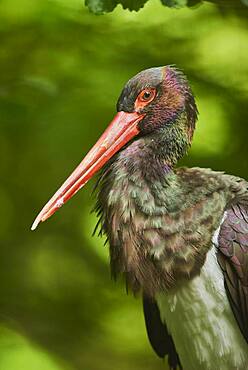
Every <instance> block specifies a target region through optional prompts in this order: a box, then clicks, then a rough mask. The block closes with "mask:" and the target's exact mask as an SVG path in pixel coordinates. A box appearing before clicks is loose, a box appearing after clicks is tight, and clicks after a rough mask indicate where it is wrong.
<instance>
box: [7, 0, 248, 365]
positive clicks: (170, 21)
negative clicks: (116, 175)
mask: <svg viewBox="0 0 248 370" xmlns="http://www.w3.org/2000/svg"><path fill="white" fill-rule="evenodd" d="M246 15H247V13H245V12H244V11H240V10H239V9H233V8H227V9H226V10H225V11H223V9H220V8H218V7H217V6H216V5H213V4H204V5H201V6H199V7H196V8H193V9H188V8H184V9H180V10H172V9H169V8H166V7H163V6H161V4H160V3H159V1H149V2H148V3H147V4H146V5H145V7H144V9H142V10H140V11H139V12H138V13H135V12H132V13H131V12H129V11H128V10H125V11H124V10H123V9H122V8H121V7H120V6H118V7H117V8H116V9H115V11H114V12H113V13H111V14H108V15H103V16H96V15H94V14H91V13H90V12H89V11H88V9H87V8H84V7H83V5H82V2H81V1H80V0H73V1H72V0H71V1H70V0H57V1H56V0H50V1H49V0H36V1H30V0H21V1H17V0H12V1H11V0H3V1H1V3H0V42H1V46H0V68H1V73H0V158H1V159H0V176H1V181H0V244H1V245H0V246H1V248H0V320H1V321H0V370H100V369H101V370H112V369H118V370H142V369H146V370H152V369H153V370H159V369H165V368H166V364H165V363H163V362H162V361H160V360H159V359H158V358H157V357H156V356H155V354H153V352H152V350H151V348H150V346H149V343H148V341H147V339H146V334H145V328H144V323H143V316H142V307H141V302H140V300H139V299H135V298H133V297H132V295H129V296H126V293H125V287H124V285H123V284H122V282H121V281H120V282H118V283H117V284H115V283H114V282H113V281H111V279H110V274H109V268H108V248H107V246H105V247H104V246H103V243H104V240H101V239H100V238H98V237H97V236H95V237H91V233H92V231H93V228H94V225H95V223H96V219H95V216H94V215H92V214H90V209H91V207H92V206H93V204H94V198H92V197H91V191H92V188H93V185H94V181H91V182H90V183H89V184H88V185H87V186H86V187H85V188H84V189H83V190H82V191H81V192H80V193H79V194H78V195H77V196H76V197H75V198H73V200H71V201H70V202H69V203H68V205H66V206H64V207H63V208H62V209H61V210H60V211H59V212H58V213H57V214H56V215H55V216H54V217H53V218H52V219H51V220H49V221H47V222H46V223H45V224H42V225H40V227H39V228H38V229H37V230H36V231H35V232H31V231H30V226H31V224H32V221H33V219H34V217H35V216H36V214H37V213H38V211H39V210H40V208H41V207H42V206H43V204H44V203H45V202H46V201H47V200H48V199H49V197H50V196H51V195H52V194H53V192H54V191H55V190H56V189H57V188H58V186H59V185H60V184H61V182H62V181H63V180H64V179H65V178H66V177H67V176H68V175H69V173H70V172H71V171H72V170H73V169H74V167H75V166H76V165H77V163H78V162H79V161H80V160H81V159H82V157H83V155H84V154H85V153H86V152H87V151H88V149H89V148H90V147H91V146H92V144H94V142H95V141H96V139H97V138H98V137H99V136H100V134H101V133H102V131H103V130H104V128H105V127H106V125H107V124H108V122H109V121H110V120H111V119H112V117H113V115H114V114H115V103H116V100H117V98H118V95H119V93H120V91H121V89H122V87H123V85H124V83H125V82H126V80H127V79H129V78H130V77H132V75H134V74H136V73H137V72H139V71H140V70H142V69H144V68H148V67H151V66H160V65H165V64H177V66H178V67H180V68H182V69H183V70H184V71H185V73H186V74H187V76H188V78H189V80H190V83H191V85H192V88H193V90H194V92H195V95H196V99H197V104H198V108H199V111H200V116H199V122H198V126H197V130H196V134H195V139H194V144H193V146H192V149H191V151H190V153H189V156H187V158H185V159H184V160H183V161H182V164H184V165H188V166H196V165H197V166H201V167H211V168H213V169H215V170H223V171H225V172H228V173H232V174H234V175H238V176H241V177H245V178H247V179H248V165H247V163H248V158H247V155H248V145H247V143H248V127H247V124H248V122H247V118H248V109H247V101H248V47H247V45H248V23H247V17H246Z"/></svg>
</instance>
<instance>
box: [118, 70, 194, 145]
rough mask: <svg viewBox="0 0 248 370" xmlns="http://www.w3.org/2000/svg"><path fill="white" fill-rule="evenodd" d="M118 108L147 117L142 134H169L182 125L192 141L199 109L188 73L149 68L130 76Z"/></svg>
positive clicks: (140, 123) (140, 127) (142, 123)
mask: <svg viewBox="0 0 248 370" xmlns="http://www.w3.org/2000/svg"><path fill="white" fill-rule="evenodd" d="M117 111H118V112H120V111H124V112H126V113H137V114H140V115H142V116H143V118H142V120H140V122H139V123H138V124H137V127H138V129H139V134H140V135H146V134H150V133H151V134H153V136H154V137H155V136H156V133H159V134H161V131H164V134H165V135H166V132H167V133H168V132H169V131H170V130H171V127H173V128H174V127H175V129H176V128H178V126H181V127H182V129H183V130H184V132H185V135H186V136H187V137H188V143H189V144H190V143H191V140H192V136H193V132H194V128H195V122H196V119H197V108H196V104H195V100H194V96H193V94H192V91H191V89H190V86H189V84H188V81H187V79H186V77H185V75H184V74H183V73H182V72H181V71H180V70H178V69H177V68H175V67H172V66H164V67H157V68H149V69H146V70H144V71H142V72H140V73H138V74H137V75H136V76H134V77H133V78H132V79H130V80H129V81H128V82H127V83H126V85H125V87H124V88H123V90H122V92H121V95H120V97H119V99H118V102H117Z"/></svg>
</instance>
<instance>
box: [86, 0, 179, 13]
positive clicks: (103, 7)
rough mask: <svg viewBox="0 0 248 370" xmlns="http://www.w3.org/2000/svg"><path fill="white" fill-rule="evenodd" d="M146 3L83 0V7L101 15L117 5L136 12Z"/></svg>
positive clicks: (132, 0)
mask: <svg viewBox="0 0 248 370" xmlns="http://www.w3.org/2000/svg"><path fill="white" fill-rule="evenodd" d="M179 1H180V0H179ZM146 2H147V0H85V5H86V6H88V7H89V9H90V11H92V12H93V13H95V14H103V13H109V12H112V11H113V9H114V8H115V7H116V6H117V5H118V4H121V5H122V7H123V9H129V10H136V11H138V10H139V9H140V8H142V7H143V6H144V4H145V3H146Z"/></svg>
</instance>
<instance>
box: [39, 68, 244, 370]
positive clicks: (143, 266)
mask: <svg viewBox="0 0 248 370" xmlns="http://www.w3.org/2000/svg"><path fill="white" fill-rule="evenodd" d="M117 111H118V113H117V115H116V116H115V118H114V119H113V121H112V122H111V123H110V125H109V127H108V128H107V129H106V131H105V132H104V133H103V135H102V136H101V137H100V139H99V140H98V141H97V143H96V144H95V145H94V146H93V148H92V149H91V150H90V152H89V153H88V154H87V155H86V157H85V158H84V160H83V161H82V162H81V163H80V164H79V166H78V167H77V168H76V169H75V171H74V172H73V173H72V175H71V176H70V177H69V178H68V179H67V180H66V181H65V183H64V184H63V185H62V186H61V187H60V189H59V190H58V191H57V192H56V194H55V195H54V196H53V197H52V198H51V200H50V201H49V202H48V203H47V204H46V205H45V207H44V208H43V209H42V211H41V212H40V214H39V215H38V216H37V218H36V220H35V221H34V224H33V226H32V229H35V228H36V227H37V225H38V224H39V222H41V221H45V220H46V219H47V218H49V217H50V216H51V215H52V214H53V213H54V212H55V211H57V210H58V209H59V208H60V207H61V206H62V205H63V204H64V203H65V202H66V201H67V200H69V199H70V198H71V197H72V196H73V195H74V194H75V193H76V192H77V191H78V190H79V189H80V188H82V187H83V186H84V185H85V184H86V182H87V181H88V180H89V179H90V178H91V177H92V176H93V175H94V173H96V172H97V171H98V170H100V169H102V171H101V173H100V177H99V180H98V183H97V186H98V189H99V192H98V200H97V204H96V212H97V215H98V216H99V225H100V228H101V233H103V234H105V235H106V236H107V238H108V241H109V245H110V264H111V271H112V275H113V276H114V277H116V275H117V274H123V275H124V276H125V279H126V282H127V285H128V287H130V288H131V289H132V290H133V291H134V292H135V293H136V292H139V291H140V292H141V293H142V295H143V302H144V305H143V306H144V315H145V322H146V328H147V333H148V337H149V339H150V342H151V345H152V347H153V348H154V350H155V351H156V353H157V354H158V355H159V356H160V357H165V356H166V355H168V362H169V366H170V368H171V369H176V368H177V367H178V368H181V369H184V370H199V369H201V370H215V369H216V370H217V369H218V370H219V369H220V370H235V369H236V370H245V369H248V344H247V343H248V190H247V189H248V183H247V182H246V181H245V180H243V179H241V178H238V177H234V176H230V175H226V174H224V173H222V172H214V171H212V170H210V169H202V168H175V165H176V163H177V161H178V159H180V158H181V157H182V156H183V155H184V154H185V153H186V152H187V150H188V149H189V147H190V145H191V141H192V136H193V133H194V129H195V123H196V120H197V113H198V112H197V107H196V104H195V100H194V96H193V94H192V91H191V89H190V87H189V84H188V82H187V79H186V77H185V76H184V74H183V73H182V72H181V71H179V70H178V69H177V68H175V67H172V66H165V67H159V68H150V69H147V70H144V71H142V72H140V73H138V74H137V75H136V76H134V77H133V78H132V79H131V80H129V81H128V82H127V84H126V85H125V87H124V89H123V90H122V93H121V95H120V97H119V100H118V103H117Z"/></svg>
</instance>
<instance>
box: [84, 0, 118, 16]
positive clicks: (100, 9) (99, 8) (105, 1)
mask: <svg viewBox="0 0 248 370" xmlns="http://www.w3.org/2000/svg"><path fill="white" fill-rule="evenodd" d="M117 4H118V2H117V1H115V0H85V5H86V6H88V7H89V9H90V11H91V12H93V13H95V14H103V13H108V12H112V10H114V8H115V7H116V5H117Z"/></svg>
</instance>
